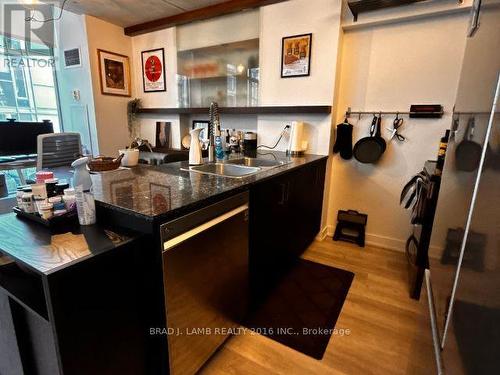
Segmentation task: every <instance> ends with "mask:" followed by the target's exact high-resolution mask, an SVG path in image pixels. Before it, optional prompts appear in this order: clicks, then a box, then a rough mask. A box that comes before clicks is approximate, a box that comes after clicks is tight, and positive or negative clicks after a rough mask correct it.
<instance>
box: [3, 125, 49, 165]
mask: <svg viewBox="0 0 500 375" xmlns="http://www.w3.org/2000/svg"><path fill="white" fill-rule="evenodd" d="M53 132H54V126H53V125H52V122H50V121H43V122H17V121H0V155H3V156H5V155H9V156H10V155H26V154H36V148H37V137H38V136H39V135H40V134H48V133H53Z"/></svg>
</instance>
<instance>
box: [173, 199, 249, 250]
mask: <svg viewBox="0 0 500 375" xmlns="http://www.w3.org/2000/svg"><path fill="white" fill-rule="evenodd" d="M245 211H248V204H244V205H242V206H240V207H237V208H235V209H233V210H231V211H228V212H226V213H225V214H223V215H220V216H218V217H216V218H214V219H212V220H209V221H207V222H206V223H203V224H201V225H199V226H197V227H195V228H193V229H191V230H188V231H187V232H184V233H182V234H180V235H178V236H176V237H174V238H171V239H169V240H167V241H165V242H163V251H164V252H165V251H168V250H170V249H172V248H174V247H176V246H177V245H178V244H180V243H182V242H184V241H187V240H189V239H190V238H192V237H194V236H196V235H198V234H200V233H201V232H204V231H206V230H209V229H210V228H212V227H214V226H216V225H217V224H220V223H222V222H224V221H226V220H229V219H230V218H232V217H234V216H236V215H238V214H240V213H242V212H245Z"/></svg>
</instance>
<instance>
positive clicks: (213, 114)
mask: <svg viewBox="0 0 500 375" xmlns="http://www.w3.org/2000/svg"><path fill="white" fill-rule="evenodd" d="M208 115H209V117H210V124H209V125H208V161H209V162H214V161H215V133H216V132H217V131H219V132H220V118H219V105H218V104H217V103H216V102H212V103H210V109H209V111H208Z"/></svg>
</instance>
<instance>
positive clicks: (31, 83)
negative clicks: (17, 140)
mask: <svg viewBox="0 0 500 375" xmlns="http://www.w3.org/2000/svg"><path fill="white" fill-rule="evenodd" d="M10 118H15V119H17V120H18V121H34V122H37V121H42V120H50V121H52V123H53V124H54V131H56V132H57V131H59V130H60V121H59V111H58V100H57V91H56V80H55V66H54V58H53V52H52V51H50V50H47V51H46V53H44V54H38V55H36V56H34V55H31V56H30V55H29V53H28V51H27V49H26V44H25V43H24V41H22V40H17V39H12V38H7V37H4V36H2V35H0V121H5V120H6V119H10ZM0 173H3V174H5V177H6V181H7V188H8V191H9V193H14V192H15V191H16V187H17V186H18V185H19V184H20V179H19V175H18V173H17V171H15V170H6V171H0ZM34 173H35V168H28V169H24V170H23V174H24V176H25V177H27V178H32V177H33V175H34Z"/></svg>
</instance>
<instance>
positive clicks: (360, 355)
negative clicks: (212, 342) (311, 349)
mask: <svg viewBox="0 0 500 375" xmlns="http://www.w3.org/2000/svg"><path fill="white" fill-rule="evenodd" d="M303 257H304V258H305V259H308V260H312V261H315V262H318V263H323V264H326V265H329V266H334V267H337V268H341V269H345V270H349V271H352V272H354V273H355V277H354V281H353V284H352V286H351V289H350V290H349V294H348V296H347V299H346V301H345V303H344V307H343V309H342V312H341V314H340V317H339V320H338V321H337V325H336V328H337V329H341V328H343V329H345V330H347V329H348V330H350V334H349V335H347V334H345V335H343V336H342V335H333V336H332V337H331V339H330V342H329V345H328V348H327V350H326V353H325V356H324V357H323V359H322V360H321V361H318V360H315V359H313V358H311V357H308V356H306V355H304V354H302V353H299V352H297V351H295V350H293V349H290V348H288V347H286V346H283V345H281V344H279V343H277V342H274V341H272V340H270V339H267V338H265V337H263V336H260V335H257V334H250V333H248V334H245V335H240V336H233V337H231V338H230V339H229V340H228V341H227V342H226V344H225V345H224V346H223V347H222V348H221V349H220V350H219V351H218V352H217V353H216V354H215V355H214V357H212V359H211V360H210V361H209V362H208V363H207V364H206V365H205V367H204V368H203V369H202V371H201V373H202V374H204V375H222V374H238V375H240V374H241V375H244V374H256V375H260V374H410V375H417V374H426V375H427V374H433V373H435V371H434V368H435V365H434V354H433V349H432V338H431V333H430V326H429V321H428V312H427V304H426V298H427V297H426V295H425V292H423V293H422V297H421V300H420V301H419V302H417V301H414V300H411V299H410V298H409V296H408V286H407V270H406V258H405V255H404V254H403V253H398V252H394V251H390V250H385V249H379V248H375V247H365V248H359V247H357V246H355V245H350V244H346V243H343V242H333V241H332V240H331V239H330V238H327V239H325V240H324V241H322V242H314V243H313V244H312V245H311V246H310V248H309V249H308V250H307V251H306V252H305V253H304V255H303ZM424 289H425V288H424Z"/></svg>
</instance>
